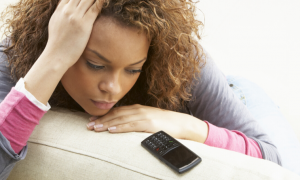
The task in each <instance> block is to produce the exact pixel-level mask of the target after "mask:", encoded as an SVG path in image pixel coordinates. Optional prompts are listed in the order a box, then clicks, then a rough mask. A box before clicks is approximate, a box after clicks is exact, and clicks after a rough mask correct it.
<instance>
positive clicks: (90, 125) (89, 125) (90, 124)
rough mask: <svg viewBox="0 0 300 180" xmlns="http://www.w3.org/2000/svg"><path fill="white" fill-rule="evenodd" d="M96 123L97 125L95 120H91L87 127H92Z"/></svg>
mask: <svg viewBox="0 0 300 180" xmlns="http://www.w3.org/2000/svg"><path fill="white" fill-rule="evenodd" d="M94 125H95V122H90V123H88V124H87V127H88V128H90V127H92V126H94Z"/></svg>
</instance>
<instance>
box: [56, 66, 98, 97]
mask: <svg viewBox="0 0 300 180" xmlns="http://www.w3.org/2000/svg"><path fill="white" fill-rule="evenodd" d="M61 83H62V85H63V86H64V88H65V90H66V91H67V92H68V93H69V95H70V96H71V97H72V98H73V99H74V100H76V99H77V98H80V97H84V96H83V95H84V94H87V92H86V91H87V90H89V89H90V88H89V87H90V86H91V85H92V84H93V82H92V77H91V76H90V75H89V73H88V72H86V70H85V68H84V66H83V64H82V62H81V61H80V60H79V61H78V62H77V63H75V64H74V65H73V66H72V67H70V68H69V69H68V71H67V72H66V73H65V74H64V76H63V77H62V79H61Z"/></svg>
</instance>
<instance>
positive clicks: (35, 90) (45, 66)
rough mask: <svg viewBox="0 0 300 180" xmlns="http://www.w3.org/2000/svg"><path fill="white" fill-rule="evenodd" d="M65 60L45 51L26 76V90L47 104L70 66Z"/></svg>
mask: <svg viewBox="0 0 300 180" xmlns="http://www.w3.org/2000/svg"><path fill="white" fill-rule="evenodd" d="M63 60H64V59H63V58H62V57H57V56H55V55H51V53H47V52H45V51H44V52H43V53H42V54H41V56H40V57H39V58H38V60H37V61H36V62H35V63H34V65H33V66H32V67H31V69H30V70H29V71H28V73H27V74H26V76H25V77H24V81H25V88H26V90H27V91H29V92H30V93H31V94H32V95H33V96H34V97H36V99H37V100H38V101H40V102H41V103H43V104H45V105H46V104H47V102H48V101H49V99H50V97H51V95H52V94H53V92H54V90H55V88H56V86H57V84H58V83H59V81H60V79H61V78H62V76H63V75H64V73H65V72H66V71H67V70H68V68H69V66H68V65H67V64H64V63H63Z"/></svg>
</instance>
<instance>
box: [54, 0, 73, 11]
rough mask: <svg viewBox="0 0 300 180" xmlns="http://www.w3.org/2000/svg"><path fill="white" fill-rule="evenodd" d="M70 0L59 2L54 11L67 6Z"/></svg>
mask: <svg viewBox="0 0 300 180" xmlns="http://www.w3.org/2000/svg"><path fill="white" fill-rule="evenodd" d="M69 1H70V0H59V2H58V4H57V6H56V9H60V8H62V7H63V6H64V5H66V4H68V2H69Z"/></svg>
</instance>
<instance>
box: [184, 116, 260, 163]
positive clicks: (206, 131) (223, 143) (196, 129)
mask: <svg viewBox="0 0 300 180" xmlns="http://www.w3.org/2000/svg"><path fill="white" fill-rule="evenodd" d="M189 122H190V123H189V125H188V126H187V127H188V131H187V134H188V136H187V139H188V140H192V141H196V142H200V143H204V144H206V145H209V146H213V147H218V148H222V149H227V150H231V151H235V152H240V153H243V154H246V155H249V156H252V157H257V158H262V153H261V150H260V148H259V145H258V144H257V142H256V141H254V140H253V139H251V138H248V137H247V136H246V135H244V134H243V133H242V132H239V131H230V130H228V129H225V128H219V127H216V126H214V125H212V124H209V123H208V122H205V121H202V120H200V119H198V118H195V117H192V118H190V121H189Z"/></svg>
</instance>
